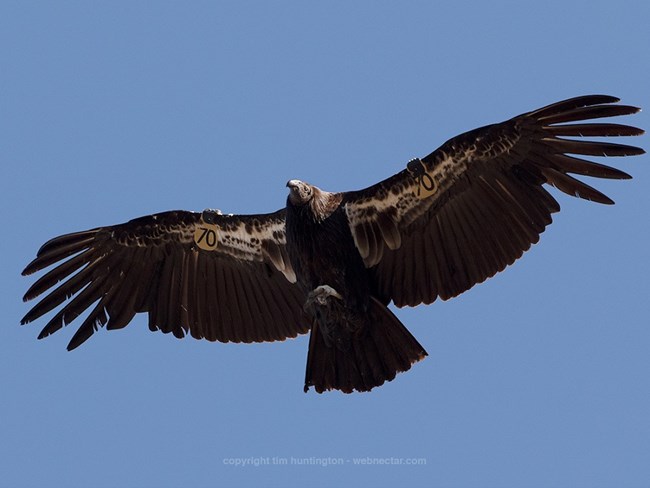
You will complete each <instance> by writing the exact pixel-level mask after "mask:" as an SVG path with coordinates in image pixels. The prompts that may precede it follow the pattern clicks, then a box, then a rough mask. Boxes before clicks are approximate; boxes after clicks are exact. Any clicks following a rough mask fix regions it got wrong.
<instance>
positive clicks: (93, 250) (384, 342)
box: [21, 95, 644, 393]
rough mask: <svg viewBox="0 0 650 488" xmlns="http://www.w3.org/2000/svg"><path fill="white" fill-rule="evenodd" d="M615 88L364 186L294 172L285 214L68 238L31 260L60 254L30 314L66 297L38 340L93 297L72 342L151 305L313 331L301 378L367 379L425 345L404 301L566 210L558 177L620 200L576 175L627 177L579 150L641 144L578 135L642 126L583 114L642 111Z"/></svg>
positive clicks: (480, 265)
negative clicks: (339, 187) (403, 312)
mask: <svg viewBox="0 0 650 488" xmlns="http://www.w3.org/2000/svg"><path fill="white" fill-rule="evenodd" d="M617 102H619V99H617V98H615V97H611V96H606V95H590V96H583V97H577V98H572V99H569V100H565V101H561V102H558V103H555V104H552V105H548V106H546V107H543V108H541V109H538V110H535V111H532V112H528V113H525V114H522V115H519V116H517V117H514V118H512V119H510V120H507V121H505V122H503V123H500V124H493V125H488V126H486V127H482V128H479V129H475V130H473V131H470V132H467V133H465V134H462V135H459V136H457V137H454V138H453V139H450V140H449V141H447V142H445V143H444V144H443V145H442V146H440V147H439V148H438V149H436V150H435V151H434V152H432V153H431V154H429V155H428V156H425V157H423V158H416V159H412V160H411V161H409V162H408V163H407V164H406V167H404V168H403V169H402V170H401V171H400V172H399V173H397V174H395V175H393V176H391V177H390V178H387V179H385V180H383V181H381V182H379V183H376V184H374V185H372V186H370V187H368V188H365V189H363V190H359V191H350V192H338V193H337V192H328V191H325V190H321V189H320V188H318V187H316V186H314V185H311V184H309V183H306V182H304V181H299V180H295V179H292V180H290V181H289V182H288V183H287V186H288V188H289V195H288V198H287V201H286V206H285V207H284V208H283V209H281V210H278V211H276V212H273V213H267V214H257V215H232V214H231V215H226V214H222V213H221V212H220V211H217V210H205V211H203V212H189V211H170V212H163V213H158V214H154V215H149V216H146V217H140V218H137V219H134V220H131V221H129V222H127V223H124V224H120V225H114V226H107V227H97V228H95V229H91V230H86V231H83V232H75V233H72V234H67V235H63V236H60V237H56V238H54V239H52V240H50V241H48V242H46V243H45V244H44V245H43V246H42V247H41V248H40V249H39V251H38V253H37V256H36V258H35V259H34V260H33V261H32V262H31V263H29V264H28V265H27V267H26V268H25V270H24V271H23V275H30V274H32V273H35V272H37V271H40V270H43V269H45V268H48V267H50V266H54V265H56V266H55V267H54V268H53V269H51V270H50V271H48V272H47V273H46V274H44V275H43V276H41V277H40V278H39V279H38V280H37V281H36V282H35V283H34V284H33V285H32V286H31V287H30V288H29V290H28V291H27V293H26V294H25V296H24V300H25V301H28V300H32V299H34V298H36V297H38V296H40V295H43V294H45V296H44V298H42V299H41V300H40V301H39V302H38V303H37V304H36V305H35V306H34V307H33V308H32V309H31V310H30V311H29V312H28V313H27V314H26V315H25V317H24V318H23V319H22V321H21V323H22V324H27V323H29V322H32V321H34V320H36V319H38V318H40V317H41V316H43V315H45V314H47V313H49V312H52V311H53V310H55V309H56V308H57V307H59V305H61V304H63V303H64V302H66V303H65V305H64V306H63V307H61V308H60V309H59V310H58V311H57V312H56V313H55V314H54V316H52V317H51V319H50V320H49V321H48V322H47V324H46V325H45V327H44V328H43V330H42V332H41V333H40V335H39V336H38V337H39V339H41V338H43V337H47V336H49V335H50V334H52V333H54V332H56V331H57V330H59V329H61V328H62V327H63V326H65V325H68V324H70V323H71V322H72V321H74V320H75V319H77V318H78V317H79V316H80V315H82V314H83V313H84V312H87V311H88V310H89V312H88V313H87V315H86V316H85V318H84V319H83V321H82V322H81V325H80V326H79V328H78V329H77V331H76V333H75V334H74V335H73V337H72V339H71V341H70V343H69V345H68V350H72V349H74V348H76V347H78V346H79V345H81V344H82V343H83V342H85V341H86V340H87V339H88V338H89V337H90V336H92V335H93V333H94V332H95V331H96V330H98V329H99V328H100V327H103V326H106V328H107V329H121V328H123V327H125V326H126V325H128V324H129V322H131V320H132V319H133V317H134V316H135V315H136V314H137V313H141V312H146V313H148V319H149V329H150V330H152V331H156V330H160V331H162V332H164V333H170V332H171V333H172V334H174V336H176V337H179V338H180V337H184V336H186V335H188V334H189V335H191V336H192V337H195V338H197V339H207V340H209V341H220V342H246V343H250V342H263V341H282V340H284V339H286V338H289V337H295V336H297V335H298V334H304V333H307V332H310V339H309V350H308V354H307V367H306V375H305V385H304V390H305V391H307V390H308V389H309V388H310V387H314V389H315V390H316V391H317V392H319V393H320V392H323V391H326V390H332V389H336V390H341V391H343V392H346V393H350V392H353V391H369V390H371V389H372V388H374V387H376V386H379V385H382V384H383V383H384V382H386V381H390V380H392V379H394V378H395V375H396V374H397V373H399V372H404V371H407V370H408V369H410V368H411V366H412V365H413V364H414V363H415V362H417V361H419V360H421V359H423V358H424V357H425V356H426V355H427V353H426V351H425V350H424V348H423V347H422V346H421V345H420V344H419V343H418V341H417V340H416V339H415V338H414V337H413V335H411V333H410V332H409V331H408V330H407V329H406V327H405V326H404V325H403V324H402V323H401V322H400V321H399V319H398V318H397V317H396V316H395V315H394V314H393V312H391V310H389V308H388V305H389V304H390V303H391V302H392V303H393V304H394V305H395V306H397V307H404V306H407V305H408V306H415V305H419V304H421V303H424V304H430V303H431V302H433V301H434V300H435V299H436V298H441V299H442V300H447V299H449V298H452V297H455V296H457V295H459V294H461V293H463V292H464V291H466V290H468V289H470V288H471V287H472V286H474V285H475V284H477V283H481V282H483V281H484V280H486V279H487V278H489V277H491V276H493V275H494V274H496V273H497V272H499V271H502V270H503V269H504V268H505V267H506V266H508V265H510V264H512V263H513V262H514V261H515V260H517V259H518V258H519V257H521V255H522V254H523V253H524V251H526V250H528V249H529V248H530V246H531V245H532V244H534V243H536V242H537V241H538V240H539V236H540V234H541V233H542V232H543V231H544V229H545V228H546V226H547V225H549V224H550V223H551V214H553V213H554V212H557V211H559V210H560V206H559V204H558V203H557V201H556V200H555V198H553V196H551V194H550V193H549V191H548V188H547V187H546V186H545V184H549V185H552V186H554V187H556V188H557V189H559V190H560V191H562V192H564V193H567V194H568V195H571V196H576V197H579V198H583V199H586V200H591V201H594V202H598V203H603V204H612V203H613V201H612V200H610V199H609V198H608V197H607V196H605V195H604V194H603V193H601V192H599V191H598V190H596V189H594V188H592V187H591V186H588V185H587V184H585V183H583V182H582V181H580V180H578V179H576V178H574V177H573V176H571V175H572V174H573V175H584V176H590V177H597V178H614V179H627V178H630V176H629V175H628V174H626V173H624V172H622V171H620V170H618V169H615V168H612V167H609V166H605V165H603V164H599V163H596V162H591V161H587V160H585V159H582V158H581V157H582V156H631V155H638V154H643V153H644V151H643V150H642V149H641V148H638V147H634V146H629V145H623V144H616V143H611V142H601V141H584V140H582V139H579V138H581V137H585V136H587V137H609V136H636V135H640V134H643V131H642V130H641V129H638V128H635V127H631V126H628V125H620V124H615V123H609V122H608V123H603V122H600V123H594V122H589V123H586V122H584V121H586V120H590V119H599V118H604V117H613V116H620V115H630V114H634V113H636V112H638V111H639V109H638V108H636V107H632V106H629V105H621V104H618V103H617ZM569 154H570V155H569ZM578 156H580V157H578ZM59 283H60V284H59Z"/></svg>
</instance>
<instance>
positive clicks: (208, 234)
mask: <svg viewBox="0 0 650 488" xmlns="http://www.w3.org/2000/svg"><path fill="white" fill-rule="evenodd" d="M194 242H195V243H196V245H197V246H199V248H201V249H203V250H204V251H214V250H215V249H216V248H217V244H218V242H219V227H218V226H217V225H215V224H206V223H205V222H203V220H201V222H200V223H199V225H198V226H197V227H196V230H195V231H194Z"/></svg>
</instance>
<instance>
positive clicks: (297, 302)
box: [21, 210, 308, 349]
mask: <svg viewBox="0 0 650 488" xmlns="http://www.w3.org/2000/svg"><path fill="white" fill-rule="evenodd" d="M284 220H285V219H284V210H280V211H278V212H275V213H272V214H264V215H221V214H220V213H217V212H209V211H206V212H203V214H201V213H194V212H186V211H172V212H164V213H159V214H155V215H149V216H146V217H141V218H138V219H134V220H131V221H130V222H127V223H125V224H121V225H115V226H109V227H99V228H96V229H92V230H88V231H84V232H77V233H73V234H67V235H64V236H60V237H56V238H54V239H52V240H50V241H48V242H47V243H45V244H44V245H43V246H42V247H41V249H40V250H39V251H38V254H37V257H36V259H34V260H33V261H32V262H31V263H30V264H29V265H28V266H27V267H26V268H25V270H24V271H23V275H28V274H32V273H34V272H36V271H39V270H42V269H44V268H47V267H49V266H52V265H54V264H57V266H56V267H55V268H53V269H52V270H50V271H49V272H48V273H46V274H45V275H43V276H42V277H41V278H40V279H39V280H37V281H36V282H35V283H34V284H33V285H32V286H31V288H30V289H29V290H28V291H27V293H26V294H25V296H24V300H25V301H27V300H31V299H33V298H36V297H37V296H39V295H41V294H43V293H47V294H46V295H45V297H44V298H42V299H41V301H40V302H38V303H37V304H36V305H35V306H34V307H33V308H32V309H31V310H30V311H29V312H28V313H27V315H25V317H24V318H23V319H22V321H21V323H23V324H26V323H28V322H32V321H33V320H36V319H38V318H39V317H41V316H42V315H44V314H46V313H48V312H50V311H52V310H53V309H55V308H56V307H58V306H59V305H61V304H62V303H63V302H65V301H66V300H67V299H70V298H72V299H71V300H70V301H68V302H67V303H66V304H65V305H64V306H63V307H62V308H61V309H60V310H59V311H58V312H57V313H56V314H55V315H54V316H53V317H52V318H51V320H50V321H49V322H48V323H47V325H45V327H44V329H43V331H42V332H41V334H40V336H39V338H42V337H46V336H48V335H50V334H52V333H53V332H56V331H57V330H59V329H60V328H61V327H63V326H64V325H67V324H69V323H70V322H72V321H73V320H74V319H76V318H77V317H78V316H79V315H81V314H82V313H84V312H85V311H86V310H87V309H90V308H91V307H92V306H93V305H94V307H93V308H92V309H91V310H90V313H89V314H88V315H87V316H86V318H85V320H84V321H83V322H82V324H81V325H80V327H79V329H78V330H77V332H76V334H75V335H74V337H73V338H72V340H71V341H70V344H69V345H68V349H74V348H75V347H77V346H79V345H80V344H82V343H83V342H84V341H85V340H87V339H88V338H89V337H90V336H91V335H92V334H93V333H94V332H95V331H96V330H97V329H98V328H99V327H100V326H104V325H106V328H107V329H119V328H122V327H125V326H126V325H127V324H128V323H129V322H130V321H131V319H133V317H134V315H135V314H136V313H138V312H148V314H149V328H150V329H151V330H161V331H163V332H165V333H168V332H172V333H173V334H174V335H175V336H176V337H183V336H185V335H186V334H188V333H189V334H191V335H192V336H193V337H195V338H199V339H200V338H205V339H208V340H212V341H215V340H216V341H221V342H230V341H232V342H261V341H274V340H283V339H285V338H287V337H295V336H296V335H297V334H301V333H305V332H307V331H308V322H307V321H305V320H303V310H302V306H303V303H304V300H305V297H304V296H303V294H302V292H301V291H300V290H299V289H298V287H297V286H296V285H295V284H294V283H295V275H294V272H293V270H292V268H291V265H290V263H289V260H288V257H287V253H286V250H285V231H284V227H285V225H284ZM61 281H62V283H61V284H60V285H58V286H57V287H56V288H54V287H55V285H57V283H59V282H61ZM53 288H54V289H53Z"/></svg>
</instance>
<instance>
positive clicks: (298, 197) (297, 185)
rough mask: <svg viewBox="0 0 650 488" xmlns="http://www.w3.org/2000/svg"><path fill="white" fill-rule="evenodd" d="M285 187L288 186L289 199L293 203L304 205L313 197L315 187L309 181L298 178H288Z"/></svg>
mask: <svg viewBox="0 0 650 488" xmlns="http://www.w3.org/2000/svg"><path fill="white" fill-rule="evenodd" d="M287 187H288V188H289V201H290V202H291V203H292V204H293V205H305V204H307V203H309V202H310V201H311V199H312V198H314V190H315V187H313V186H311V185H310V184H309V183H305V182H304V181H300V180H289V181H288V182H287Z"/></svg>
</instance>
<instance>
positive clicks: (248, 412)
mask: <svg viewBox="0 0 650 488" xmlns="http://www.w3.org/2000/svg"><path fill="white" fill-rule="evenodd" d="M648 19H650V4H648V2H641V1H639V2H602V1H590V2H535V3H534V4H532V3H531V4H526V3H525V2H476V3H473V2H468V3H463V2H444V3H443V2H354V5H348V4H347V3H344V2H334V3H330V4H329V5H327V6H324V5H322V4H318V5H316V4H315V3H310V4H309V5H308V4H307V2H184V3H181V2H162V1H160V2H132V1H129V2H103V3H99V2H18V1H3V2H2V3H0V45H1V46H2V48H0V67H1V69H0V114H1V115H0V133H2V138H1V139H2V142H1V143H0V154H1V157H2V168H3V169H2V178H1V179H0V199H1V205H0V208H2V220H3V224H4V229H5V231H4V233H3V239H2V240H1V244H0V245H1V246H2V256H3V259H2V261H1V266H2V273H0V277H1V278H0V279H1V280H2V291H3V292H2V294H1V295H0V300H2V302H1V303H2V316H3V323H2V327H0V334H1V336H0V389H1V391H2V398H1V399H0V439H1V440H0V468H1V469H0V472H1V473H2V475H1V476H0V486H12V487H36V486H38V487H42V486H52V487H64V486H66V487H67V486H69V487H88V486H91V487H112V486H125V487H153V486H156V487H178V486H192V487H194V486H196V487H218V486H229V487H245V486H251V487H252V486H278V487H280V486H282V487H298V486H300V487H302V486H323V487H325V486H355V487H366V486H368V487H370V486H373V487H374V486H379V487H381V486H395V485H396V484H401V485H404V484H405V483H407V484H408V485H410V486H450V487H474V486H493V487H497V486H498V487H515V486H539V487H542V486H544V487H546V486H558V487H559V486H585V487H586V486H590V487H600V486H602V487H606V486H618V487H638V486H647V483H648V480H649V479H650V463H648V455H649V453H650V416H649V415H648V412H650V379H649V372H650V355H649V354H648V350H649V346H650V319H649V316H650V306H649V304H648V300H649V297H650V284H649V283H648V280H647V277H648V276H649V275H650V259H649V258H648V243H649V241H650V221H649V218H648V215H649V213H650V197H649V195H650V191H649V189H650V166H649V165H648V162H649V160H648V157H647V156H643V157H636V158H625V159H617V160H613V161H612V160H610V161H609V162H610V163H611V162H613V164H615V165H616V166H617V167H619V168H621V169H623V170H624V171H627V172H629V173H630V174H632V175H633V176H634V179H633V180H632V181H603V182H601V181H598V182H596V183H597V187H598V188H599V189H601V190H603V191H604V192H605V193H607V194H608V195H609V196H610V197H612V198H613V199H614V200H615V201H616V205H615V206H613V207H612V206H602V205H597V204H593V203H590V202H585V201H579V200H576V199H571V198H569V197H566V196H565V195H563V194H557V193H555V194H556V195H557V198H558V200H559V202H560V204H561V206H562V209H563V211H562V212H561V213H560V214H556V216H555V219H554V220H555V222H554V224H553V225H552V226H551V227H550V228H549V229H548V230H547V231H546V232H545V233H544V235H543V236H542V239H541V242H540V244H539V245H536V246H534V248H533V249H532V250H531V251H530V252H529V253H527V254H526V255H525V256H524V258H523V259H521V260H520V261H518V262H517V263H516V264H515V265H514V266H513V267H511V268H509V269H507V270H506V271H505V272H504V273H501V274H499V275H498V276H497V277H495V278H493V279H491V280H489V281H488V282H486V283H484V284H482V285H479V286H477V287H475V288H474V289H472V290H471V291H470V292H468V293H466V294H464V295H462V296H461V297H459V298H456V299H454V300H451V301H449V302H436V303H434V304H433V305H431V306H421V307H418V308H414V309H401V310H397V312H396V313H397V315H398V317H399V318H400V319H401V320H402V321H403V322H404V323H405V324H406V325H407V326H408V328H409V329H410V330H411V332H412V333H413V334H414V335H415V336H416V337H417V338H418V340H419V341H420V342H421V343H422V345H423V346H424V347H425V348H426V349H427V351H428V352H429V357H428V358H427V359H426V360H425V361H423V362H421V363H419V364H417V365H416V366H415V367H414V368H413V369H412V370H411V371H410V372H408V373H407V374H402V375H400V376H398V378H397V380H396V381H393V382H392V383H389V384H387V385H384V386H383V387H381V388H379V389H377V390H375V391H373V392H372V393H370V394H357V395H343V394H339V393H330V394H323V395H317V394H315V393H314V392H310V393H309V394H304V393H303V392H302V385H303V378H304V367H305V360H306V354H307V337H306V336H303V337H300V338H298V339H295V340H289V341H286V342H284V343H274V344H261V345H236V344H218V343H217V344H215V343H208V342H200V341H194V340H191V339H185V340H180V341H179V340H176V339H174V338H172V337H170V336H166V335H163V334H153V333H150V332H149V331H148V330H147V327H146V317H144V316H138V317H137V318H136V319H135V320H134V322H133V323H132V324H131V325H130V326H129V327H127V328H126V329H124V330H121V331H112V332H106V331H104V330H102V331H100V332H99V333H97V334H95V336H93V338H92V339H91V340H89V341H88V342H87V343H86V344H84V345H83V347H81V348H79V349H77V350H76V351H74V352H72V353H68V352H66V350H65V346H66V344H67V342H68V341H69V339H70V338H71V336H72V334H73V328H72V327H68V328H67V329H64V330H63V331H60V332H58V333H56V334H55V335H54V336H51V337H49V338H48V339H46V340H43V341H37V340H36V336H37V335H38V332H39V330H40V328H39V326H42V325H44V323H45V322H44V321H40V322H38V323H36V324H32V325H29V326H25V327H20V326H19V325H18V323H19V320H20V318H21V317H22V316H23V315H24V313H25V312H26V311H27V310H28V306H27V305H25V304H23V303H22V301H21V297H22V295H23V293H24V292H25V290H26V289H27V287H28V286H29V284H30V283H32V282H33V278H29V279H28V278H23V277H21V276H20V271H21V270H22V268H23V267H24V265H25V264H26V263H27V262H29V261H30V260H31V259H32V257H33V256H34V254H35V252H36V250H37V249H38V247H39V246H40V245H41V244H42V243H43V242H44V241H45V240H47V239H49V238H51V237H53V236H56V235H59V234H62V233H66V232H71V231H75V230H82V229H86V228H91V227H95V226H97V225H109V224H115V223H120V222H123V221H126V220H129V219H131V218H133V217H137V216H141V215H147V214H150V213H154V212H158V211H163V210H171V209H188V210H201V209H203V208H205V207H217V208H220V209H222V210H223V211H224V212H229V213H256V212H267V211H273V210H276V209H277V208H279V207H281V206H283V205H284V201H285V198H286V188H285V186H284V185H285V182H286V181H287V180H288V179H290V178H299V179H303V180H306V181H310V182H312V183H314V184H316V185H318V186H320V187H322V188H324V189H328V190H350V189H357V188H362V187H365V186H368V185H369V184H371V183H374V182H376V181H378V180H380V179H383V178H385V177H387V176H389V175H391V174H393V173H395V172H397V171H398V170H400V169H401V168H402V167H404V165H405V164H406V162H407V161H408V160H409V159H410V158H412V157H415V156H423V155H425V154H427V153H428V152H430V151H431V150H433V149H435V148H436V147H437V146H438V145H440V144H441V143H443V142H444V141H445V140H446V139H448V138H450V137H452V136H454V135H457V134H459V133H461V132H464V131H466V130H469V129H473V128H475V127H478V126H481V125H485V124H488V123H492V122H498V121H501V120H504V119H507V118H509V117H511V116H513V115H516V114H519V113H522V112H525V111H528V110H531V109H534V108H537V107H539V106H542V105H544V104H547V103H551V102H554V101H557V100H560V99H563V98H568V97H571V96H576V95H581V94H589V93H606V94H613V95H617V96H619V97H621V98H622V99H623V101H624V102H626V103H630V104H636V105H640V106H642V107H645V108H646V109H650V96H649V95H648V86H649V82H650V63H649V60H648V46H649V45H650V31H649V30H648ZM647 114H648V110H646V112H643V113H641V114H639V115H637V116H634V117H630V118H628V119H626V120H625V122H627V123H631V124H633V125H638V126H640V127H644V128H646V129H647V128H650V121H649V119H648V115H647ZM630 141H631V143H633V144H638V145H641V146H644V147H646V149H647V148H648V143H647V137H641V138H636V139H631V140H630ZM273 458H276V459H286V460H287V464H286V465H280V464H273ZM291 458H295V459H303V458H309V459H312V458H313V459H315V460H323V459H329V458H332V459H334V461H339V460H343V461H342V464H340V465H338V464H337V465H334V464H331V465H329V466H320V465H297V464H295V463H294V464H292V463H291ZM357 458H364V459H365V458H370V459H384V458H399V459H403V460H405V461H404V462H406V460H407V459H424V463H425V464H420V465H416V466H412V465H383V466H367V465H355V460H356V459H357ZM244 459H248V460H249V462H250V461H255V460H257V463H259V462H262V463H263V462H264V461H265V460H268V461H269V464H260V465H258V466H254V465H248V466H245V467H240V466H235V465H233V464H231V463H234V462H235V461H236V460H244Z"/></svg>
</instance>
